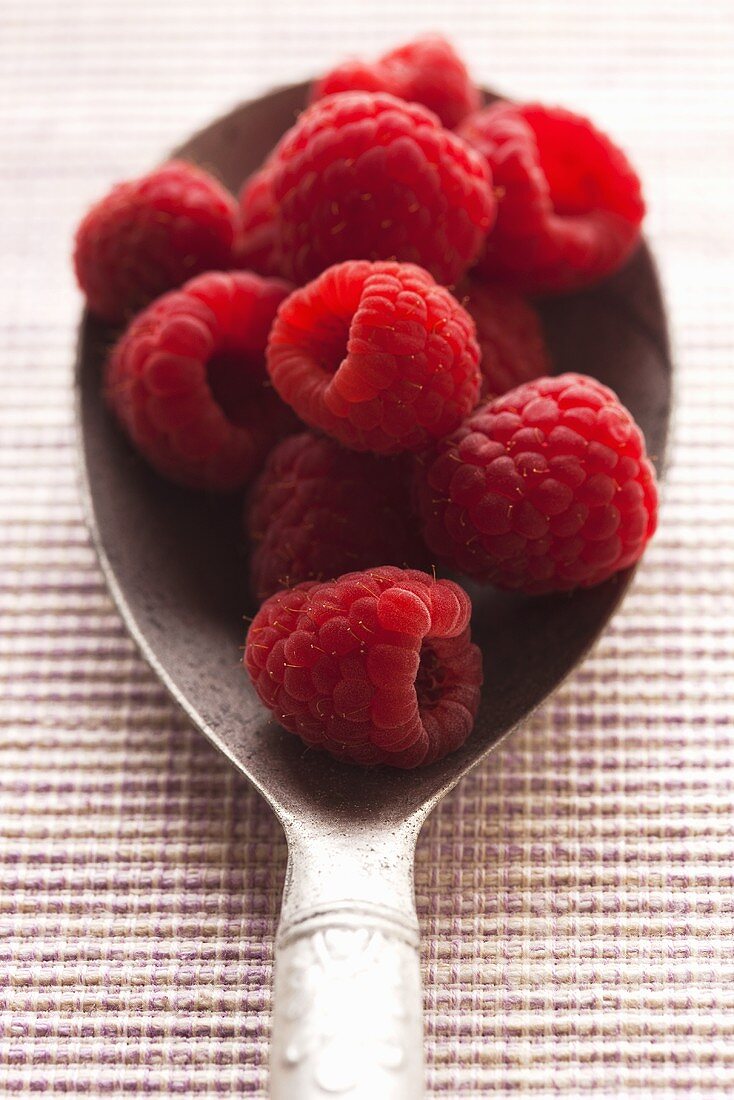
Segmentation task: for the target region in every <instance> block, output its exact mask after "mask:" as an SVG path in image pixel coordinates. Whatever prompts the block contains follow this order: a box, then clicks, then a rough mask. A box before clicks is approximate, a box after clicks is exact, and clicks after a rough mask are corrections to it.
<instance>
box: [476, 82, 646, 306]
mask: <svg viewBox="0 0 734 1100" xmlns="http://www.w3.org/2000/svg"><path fill="white" fill-rule="evenodd" d="M459 132H460V134H461V135H462V137H464V138H465V139H466V140H467V141H468V142H469V143H470V144H472V145H474V146H475V148H476V149H478V150H479V151H480V152H481V153H483V154H484V156H485V157H486V159H487V163H488V164H489V166H490V168H491V169H492V174H493V179H494V184H495V188H496V190H497V195H498V200H499V202H498V208H497V224H496V226H495V228H494V231H493V232H492V235H491V236H490V237H489V239H488V241H487V247H486V249H485V252H484V254H483V256H482V259H481V260H480V265H479V266H480V268H481V270H482V271H483V273H484V274H485V275H486V276H487V277H489V278H492V279H502V280H503V281H505V282H508V283H511V284H512V285H513V286H515V287H516V288H518V289H520V290H524V291H526V292H528V293H533V292H544V291H561V290H572V289H574V288H575V287H581V286H585V285H586V284H587V283H591V282H595V281H596V280H598V279H601V278H603V277H604V276H605V275H609V274H610V273H611V272H613V271H615V270H616V269H617V268H618V267H621V265H622V264H623V263H624V261H625V260H626V259H627V257H628V256H629V255H630V254H631V252H632V250H633V249H634V247H635V245H636V244H637V241H638V239H639V229H640V223H641V222H642V218H643V215H644V212H645V204H644V202H643V199H642V194H641V191H640V181H639V179H638V177H637V175H636V173H635V171H634V169H633V168H632V166H631V164H630V163H629V161H628V160H627V158H626V156H625V155H624V153H623V152H622V151H621V149H618V148H617V146H616V145H614V144H613V143H612V142H611V141H610V139H609V138H608V137H607V136H606V134H603V133H601V131H599V130H597V129H596V128H595V127H594V126H593V125H592V124H591V122H589V120H588V119H586V118H582V117H581V116H580V115H575V114H572V113H571V112H570V111H564V110H562V109H561V108H559V107H543V106H540V105H539V104H527V105H525V106H522V105H518V104H514V103H504V102H502V103H495V104H492V105H491V106H489V107H486V108H485V109H484V110H482V111H479V112H478V113H477V114H475V115H472V116H471V117H470V118H468V119H467V120H466V121H465V122H464V123H463V124H462V126H461V127H460V130H459Z"/></svg>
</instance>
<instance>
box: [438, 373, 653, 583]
mask: <svg viewBox="0 0 734 1100" xmlns="http://www.w3.org/2000/svg"><path fill="white" fill-rule="evenodd" d="M417 498H418V505H419V508H420V511H421V513H422V518H423V529H424V535H425V537H426V541H427V543H428V546H429V548H430V549H431V550H433V551H434V552H435V553H436V554H438V555H439V556H440V557H441V558H442V559H443V560H445V561H447V562H450V563H451V564H452V565H454V566H457V567H458V568H459V569H461V570H462V571H463V572H464V573H468V574H470V575H471V576H473V577H476V578H478V579H479V580H483V581H491V582H492V583H493V584H497V585H499V586H500V587H501V588H514V589H519V590H520V591H522V592H530V593H534V592H552V591H561V590H564V589H571V588H576V587H582V588H587V587H589V586H590V585H593V584H599V583H600V582H601V581H603V580H606V578H607V577H610V576H611V575H612V574H613V573H616V572H617V571H618V570H620V569H625V568H626V567H627V566H628V565H632V563H633V562H635V561H637V559H638V558H639V557H640V555H641V554H642V552H643V550H644V548H645V544H646V543H647V541H648V539H650V538H651V536H652V535H653V533H654V531H655V526H656V519H657V490H656V487H655V475H654V472H653V468H652V466H651V464H650V462H649V461H648V459H647V457H646V455H645V441H644V439H643V436H642V432H641V431H640V429H639V428H638V427H637V425H636V424H635V422H634V420H633V419H632V417H631V416H630V414H629V413H628V412H627V410H626V409H625V408H624V406H623V405H621V404H620V402H619V400H618V399H617V397H616V396H615V395H614V394H613V393H612V391H611V390H609V389H607V388H606V386H602V385H601V383H599V382H596V381H594V379H592V378H586V377H584V376H583V375H580V374H563V375H560V376H559V377H558V378H541V379H539V380H538V381H537V382H527V383H526V384H525V385H524V386H518V388H517V389H516V390H511V391H510V393H507V394H505V395H504V397H499V398H497V399H496V400H495V401H493V402H490V403H488V404H486V405H482V406H480V408H478V409H477V410H476V411H475V412H474V413H472V415H471V416H470V417H468V418H467V420H466V421H465V422H464V423H463V424H462V426H461V427H460V428H459V430H458V431H456V432H454V434H453V435H452V436H450V437H449V438H448V439H445V440H443V441H442V442H441V444H440V445H439V447H438V449H437V450H436V452H435V453H434V455H433V457H432V459H431V460H430V461H429V462H428V463H427V465H426V466H425V468H424V469H423V470H422V471H419V474H418V477H417Z"/></svg>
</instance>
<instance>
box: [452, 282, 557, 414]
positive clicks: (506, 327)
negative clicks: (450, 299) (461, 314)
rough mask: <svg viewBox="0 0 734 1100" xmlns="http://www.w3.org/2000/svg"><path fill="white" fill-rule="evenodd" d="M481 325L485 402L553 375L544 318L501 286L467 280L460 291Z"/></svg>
mask: <svg viewBox="0 0 734 1100" xmlns="http://www.w3.org/2000/svg"><path fill="white" fill-rule="evenodd" d="M456 297H457V298H458V299H459V301H461V302H462V303H463V305H464V308H465V309H466V311H467V312H468V313H469V314H470V316H471V317H472V318H473V320H474V323H475V325H476V326H477V341H478V343H479V351H480V361H479V366H480V368H481V371H482V392H481V397H482V399H483V400H485V401H486V400H489V399H490V398H493V397H499V396H500V394H503V393H507V391H508V390H511V389H514V387H515V386H519V385H520V384H521V383H522V382H530V381H532V380H533V379H534V378H540V377H541V376H542V375H544V374H550V371H551V364H550V359H549V356H548V350H547V348H546V346H545V338H544V336H543V327H542V325H541V322H540V317H539V316H538V314H537V313H536V311H535V310H534V309H533V307H532V306H531V304H530V302H529V301H528V300H527V299H526V298H522V297H521V296H520V295H519V294H517V293H516V292H515V291H514V290H510V289H509V288H508V287H506V286H502V285H501V284H500V283H481V282H478V281H476V280H474V279H465V280H464V282H463V283H462V284H461V285H460V286H459V288H458V289H457V291H456Z"/></svg>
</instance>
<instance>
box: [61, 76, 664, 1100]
mask: <svg viewBox="0 0 734 1100" xmlns="http://www.w3.org/2000/svg"><path fill="white" fill-rule="evenodd" d="M306 91H307V85H298V86H294V87H288V88H284V89H282V90H279V91H276V92H274V93H272V94H271V95H268V96H265V97H264V98H262V99H259V100H257V101H255V102H252V103H248V104H245V105H244V106H242V107H239V108H238V109H236V110H235V111H233V112H232V113H231V114H229V115H228V116H227V117H225V118H222V119H220V120H219V121H217V122H215V123H213V124H212V125H211V126H209V127H208V128H207V129H205V130H204V131H202V132H201V133H199V134H197V135H196V136H195V137H194V138H192V139H191V140H190V141H188V142H187V143H186V144H185V145H184V146H182V147H181V148H180V149H179V150H177V154H179V155H182V156H184V157H186V158H188V159H190V160H193V161H196V162H198V163H200V164H203V165H204V166H207V167H210V168H212V169H213V170H214V171H215V172H216V174H217V175H218V176H219V177H220V178H221V179H222V180H223V181H224V182H225V183H226V184H228V185H229V186H230V187H232V188H233V189H236V188H237V187H238V186H239V185H240V184H241V182H242V180H243V179H244V178H245V176H247V175H248V174H249V173H250V172H251V171H253V170H254V169H255V168H256V167H258V165H259V164H260V162H261V161H262V159H263V158H264V156H265V155H266V154H267V152H268V151H269V150H270V149H271V148H272V146H273V144H274V142H275V141H276V140H277V138H278V137H279V136H280V135H281V134H282V133H283V132H284V131H285V130H286V129H287V128H288V126H290V125H291V124H292V122H293V119H294V117H295V115H296V113H297V112H298V111H299V110H300V109H301V108H302V107H303V105H304V103H305V99H306ZM543 316H544V321H545V324H546V328H547V334H548V339H549V342H550V345H551V350H552V353H553V356H554V362H555V367H556V369H557V371H558V372H561V371H566V370H577V371H581V372H583V373H587V374H592V375H594V376H596V377H598V378H600V379H601V380H602V381H603V382H606V383H607V384H609V385H611V386H612V387H613V388H614V389H615V390H616V391H617V393H618V394H619V396H620V397H621V399H622V400H623V401H624V403H625V404H626V405H627V406H628V408H630V409H631V411H632V412H633V414H634V415H635V417H636V419H637V421H638V423H639V424H640V425H641V427H642V429H643V430H644V432H645V435H646V438H647V443H648V448H649V451H650V453H651V454H652V455H653V456H654V458H655V460H656V461H657V462H658V464H660V462H661V460H662V456H663V451H664V447H665V439H666V432H667V426H668V420H669V415H670V403H671V390H670V383H671V365H670V356H669V350H668V341H667V332H666V322H665V314H664V309H663V305H662V301H661V296H660V290H659V287H658V281H657V277H656V274H655V269H654V265H653V262H652V259H651V257H650V253H649V251H648V249H647V247H646V246H645V245H643V246H642V247H641V248H640V249H639V250H638V252H637V253H636V255H635V256H634V257H633V259H632V260H631V261H630V263H629V264H628V265H627V267H626V268H625V269H624V270H623V271H622V272H620V273H619V274H618V275H616V276H615V277H614V278H612V279H609V280H607V281H606V282H605V283H604V284H603V285H602V286H600V287H598V288H596V289H594V290H591V291H588V292H585V293H582V294H576V295H572V296H569V297H566V298H559V299H558V300H555V301H552V302H549V303H548V304H546V305H545V306H544V307H543ZM113 336H114V334H113V333H111V332H110V331H109V330H108V329H106V328H105V327H104V326H103V325H101V324H100V323H98V322H97V321H95V320H94V319H93V318H92V317H90V316H88V315H87V316H85V317H84V319H83V322H82V326H81V334H80V343H79V354H78V363H77V388H78V423H79V432H80V447H81V465H82V476H83V483H84V496H85V500H86V510H87V518H88V522H89V527H90V530H91V533H92V537H93V539H94V542H95V546H96V549H97V552H98V554H99V558H100V562H101V565H102V569H103V571H104V574H105V577H106V580H107V584H108V586H109V589H110V591H111V593H112V596H113V598H114V600H115V602H116V604H117V606H118V609H119V611H120V614H121V615H122V617H123V619H124V621H125V623H126V625H127V627H128V630H129V631H130V633H131V634H132V636H133V638H134V639H135V641H136V642H137V644H138V646H139V647H140V650H141V651H142V653H143V655H144V656H145V658H146V659H147V660H148V662H149V663H150V665H151V666H152V668H153V669H154V671H155V672H156V673H157V675H158V676H159V677H160V679H161V680H162V682H163V683H164V684H165V686H166V688H167V689H168V690H169V691H170V693H171V695H172V696H173V697H174V699H176V701H177V702H178V703H179V704H180V706H181V707H183V709H184V710H185V711H186V713H187V714H188V716H189V717H190V719H191V721H192V722H193V724H194V725H195V726H197V727H198V728H199V729H200V730H201V732H202V733H204V734H205V735H206V736H207V737H208V738H209V739H210V740H211V741H212V742H213V743H214V744H215V745H216V746H217V748H219V749H220V750H221V751H222V752H223V753H224V754H225V755H226V756H228V757H229V759H230V760H231V761H232V763H233V764H234V765H235V766H236V767H238V768H239V769H240V771H242V772H243V773H244V775H246V776H247V778H248V779H249V780H250V782H251V783H252V784H253V785H254V786H255V787H256V788H257V790H258V791H259V792H260V794H261V795H262V796H263V798H264V799H265V800H266V801H267V802H268V803H269V805H270V806H271V808H272V809H273V811H274V812H275V814H276V815H277V817H278V820H279V821H280V822H281V824H282V826H283V828H284V830H285V834H286V837H287V841H288V853H289V855H288V867H287V872H286V880H285V887H284V891H283V906H282V912H281V918H280V925H279V928H278V933H277V939H276V945H275V979H274V984H275V989H274V999H273V1005H274V1007H273V1026H272V1049H271V1095H272V1097H273V1098H274V1100H317V1098H325V1097H335V1096H336V1097H344V1098H346V1100H417V1098H419V1097H420V1096H421V1095H422V1094H423V1043H422V1012H421V983H420V973H419V957H418V923H417V919H416V912H415V903H414V899H413V858H414V850H415V843H416V838H417V836H418V833H419V831H420V829H421V826H422V825H423V822H424V821H425V819H426V817H427V816H428V814H429V813H430V812H431V810H432V809H433V808H434V806H435V805H436V804H437V802H438V801H439V800H440V799H441V798H442V797H443V795H445V794H446V793H447V791H450V790H451V788H452V787H454V786H455V784H456V783H458V781H459V779H461V777H462V776H463V775H465V774H466V772H467V771H468V770H469V768H471V767H473V766H474V765H475V764H477V763H478V762H479V761H480V760H482V759H483V758H484V757H485V756H486V755H487V753H489V752H490V751H491V750H492V749H493V748H494V747H495V746H496V745H497V744H498V743H499V742H500V741H501V740H502V738H503V737H505V736H506V735H507V734H508V733H509V732H510V731H511V730H513V729H514V728H515V727H516V726H518V725H519V724H521V723H522V722H523V721H524V720H525V719H526V718H527V717H528V715H529V714H530V713H531V712H532V711H533V710H534V709H535V708H536V707H537V706H538V705H539V704H540V703H542V702H543V700H544V699H545V698H546V697H547V696H548V695H549V693H550V692H551V691H553V690H554V689H555V688H556V687H557V686H558V684H559V683H560V682H561V680H562V679H563V678H564V677H565V676H566V675H567V674H568V673H569V672H570V671H571V670H572V669H573V668H574V667H575V666H576V664H577V663H578V662H579V661H580V660H581V659H582V657H583V656H584V654H585V653H586V651H587V650H588V649H589V647H590V646H591V645H592V643H593V642H594V640H595V639H596V638H597V637H598V635H599V633H600V632H601V631H602V629H603V628H604V626H605V624H606V623H607V621H608V620H609V618H610V616H611V615H612V613H613V612H614V611H615V609H616V608H617V606H618V605H619V603H620V601H621V599H622V597H623V596H624V593H625V591H626V589H627V587H628V584H629V580H630V575H629V573H628V574H624V575H621V576H618V577H616V578H613V579H612V580H611V581H609V582H607V583H606V584H603V585H601V586H600V587H598V588H595V589H591V590H589V591H585V592H578V593H575V594H573V595H571V596H568V595H564V596H558V597H546V598H542V599H534V600H530V599H523V598H522V597H518V596H510V595H506V594H501V593H498V592H494V591H490V590H488V589H481V588H471V590H470V592H471V595H472V597H473V601H474V618H473V634H474V637H475V640H476V641H477V642H478V643H479V645H480V646H481V647H482V648H483V650H484V653H485V674H486V686H485V689H484V695H483V702H482V706H481V709H480V712H479V716H478V718H477V724H476V728H475V730H474V733H473V734H472V736H471V737H470V738H469V740H468V741H467V743H466V744H465V745H464V746H463V747H462V748H461V749H460V750H459V751H458V752H456V753H454V754H453V755H451V756H449V757H447V758H446V759H445V760H442V761H440V762H439V763H437V764H435V765H433V766H432V767H429V768H425V769H419V770H417V771H415V772H409V773H403V772H398V771H394V770H391V769H382V768H380V769H375V770H361V769H358V768H353V767H349V766H347V765H342V764H338V763H337V762H335V761H333V760H331V759H329V758H328V757H326V756H323V755H319V754H315V753H313V752H308V751H306V750H305V749H304V746H303V745H302V744H301V743H300V741H298V740H297V739H296V738H295V737H293V736H292V735H291V734H288V733H286V732H284V731H283V730H282V729H281V728H280V727H279V726H277V725H276V724H275V723H274V722H273V721H271V720H270V717H269V715H268V714H267V712H266V711H265V710H264V709H263V707H262V706H261V704H260V703H259V702H258V700H257V698H256V696H255V694H254V692H253V690H252V688H251V687H250V684H249V682H248V679H247V676H246V675H245V673H244V672H243V670H242V668H241V667H240V665H239V663H238V655H239V654H238V647H240V646H241V644H242V642H243V638H244V627H243V623H242V614H243V612H244V611H246V610H247V611H251V610H252V606H251V604H250V603H249V598H248V596H247V593H246V590H245V584H244V573H245V570H244V568H243V564H242V561H241V559H240V557H239V555H238V543H239V541H240V539H241V536H240V532H239V528H238V512H239V505H238V504H237V502H233V501H229V500H220V499H212V498H209V497H202V496H197V495H194V494H190V493H186V492H185V491H183V490H178V489H175V488H173V487H171V486H169V485H168V484H166V483H164V482H163V481H161V480H159V479H158V478H157V477H156V476H155V475H154V474H152V473H151V472H150V471H149V470H148V469H147V467H146V466H145V465H144V464H143V463H142V462H141V461H140V460H139V459H138V458H137V457H136V456H135V455H134V454H133V452H132V451H131V450H130V448H129V447H128V445H127V444H126V442H125V441H124V440H123V438H122V437H121V435H120V434H119V432H118V431H117V430H116V428H115V426H114V425H113V423H112V421H111V419H110V417H109V416H108V414H107V412H106V410H105V408H104V405H103V401H102V398H101V394H100V374H101V367H102V361H103V358H104V355H105V352H106V349H107V347H108V346H109V344H110V342H111V340H112V338H113Z"/></svg>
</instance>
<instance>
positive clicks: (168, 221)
mask: <svg viewBox="0 0 734 1100" xmlns="http://www.w3.org/2000/svg"><path fill="white" fill-rule="evenodd" d="M236 219H237V205H236V203H235V201H234V199H233V198H232V196H231V195H230V194H229V193H228V192H227V191H225V190H224V188H223V187H221V186H220V185H219V184H218V183H217V181H216V180H215V179H213V178H212V177H211V176H210V175H209V174H208V173H207V172H204V171H202V170H201V169H200V168H195V167H194V166H193V165H192V164H186V163H185V162H183V161H176V160H173V161H170V162H169V163H168V164H164V165H163V167H162V168H158V169H156V170H155V171H154V172H151V173H150V175H147V176H143V177H142V179H138V180H131V181H129V182H127V183H120V184H118V185H117V186H116V187H113V189H112V190H111V191H110V193H109V194H108V195H107V196H106V197H105V198H104V199H102V200H101V201H100V202H98V203H97V204H96V205H95V206H93V207H92V209H91V210H90V211H89V213H88V214H87V215H86V217H85V218H84V219H83V221H82V223H81V225H80V226H79V228H78V230H77V233H76V241H75V247H74V267H75V269H76V276H77V280H78V282H79V286H80V287H81V289H82V290H83V291H84V294H85V295H86V298H87V303H88V305H89V308H90V309H91V310H92V311H93V312H94V313H96V314H98V315H99V316H100V317H102V318H103V319H104V320H106V321H110V322H112V323H117V322H119V321H124V320H125V319H126V317H128V316H129V315H130V314H132V313H135V312H136V311H137V310H139V309H141V308H142V307H143V306H146V305H147V304H148V302H151V301H152V300H153V299H154V298H156V297H157V296H158V295H159V294H162V293H163V291H165V290H170V289H172V288H173V287H177V286H180V285H181V284H182V283H184V282H185V281H186V280H187V279H190V278H191V277H192V276H193V275H197V274H198V273H199V272H202V271H209V270H211V269H218V268H227V267H231V266H232V244H233V241H234V234H235V224H236Z"/></svg>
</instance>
